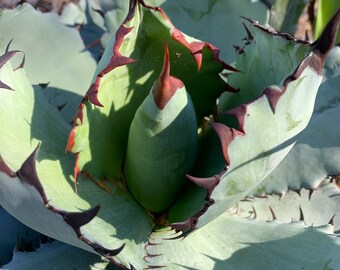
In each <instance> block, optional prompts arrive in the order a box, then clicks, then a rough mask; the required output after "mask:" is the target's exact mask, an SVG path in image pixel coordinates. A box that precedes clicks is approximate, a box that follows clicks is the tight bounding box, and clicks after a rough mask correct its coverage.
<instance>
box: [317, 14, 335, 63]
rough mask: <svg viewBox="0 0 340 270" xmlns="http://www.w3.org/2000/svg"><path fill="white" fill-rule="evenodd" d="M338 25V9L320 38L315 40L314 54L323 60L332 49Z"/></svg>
mask: <svg viewBox="0 0 340 270" xmlns="http://www.w3.org/2000/svg"><path fill="white" fill-rule="evenodd" d="M339 25H340V9H338V10H337V12H336V13H335V14H334V16H333V17H332V18H331V19H330V20H329V22H328V23H327V25H326V26H325V28H324V30H323V31H322V33H321V36H320V37H319V38H318V40H316V42H315V47H314V50H313V51H314V52H316V53H318V54H320V55H321V56H322V58H323V59H325V58H326V57H327V55H328V53H329V52H330V50H331V49H332V48H333V47H334V44H335V40H336V36H337V33H338V29H339Z"/></svg>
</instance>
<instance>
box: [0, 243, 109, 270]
mask: <svg viewBox="0 0 340 270" xmlns="http://www.w3.org/2000/svg"><path fill="white" fill-rule="evenodd" d="M60 258H62V260H60ZM107 265H108V263H107V262H101V258H100V257H99V256H98V255H95V254H90V253H88V252H86V251H84V250H81V249H78V248H75V247H72V246H70V245H67V244H64V243H61V242H58V241H53V242H51V243H47V244H45V245H43V246H42V247H40V248H39V249H38V250H37V251H33V252H16V253H15V254H14V257H13V261H11V262H10V263H9V264H7V265H5V266H4V269H6V270H25V269H51V270H60V269H89V270H104V269H107Z"/></svg>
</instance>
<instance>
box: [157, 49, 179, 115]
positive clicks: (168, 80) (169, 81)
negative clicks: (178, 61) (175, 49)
mask: <svg viewBox="0 0 340 270" xmlns="http://www.w3.org/2000/svg"><path fill="white" fill-rule="evenodd" d="M164 48H165V52H164V62H163V68H162V71H161V74H160V76H159V78H158V80H157V81H156V82H155V84H154V86H153V89H152V94H153V97H154V100H155V103H156V106H157V107H158V108H159V109H160V110H163V108H164V107H165V105H166V104H167V103H168V102H169V100H170V99H171V98H172V97H173V95H174V94H175V93H176V91H177V89H180V88H183V87H184V84H183V82H182V81H181V80H179V79H177V78H175V77H172V76H170V56H169V49H168V45H167V43H165V45H164Z"/></svg>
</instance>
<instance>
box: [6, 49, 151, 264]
mask: <svg viewBox="0 0 340 270" xmlns="http://www.w3.org/2000/svg"><path fill="white" fill-rule="evenodd" d="M16 53H18V52H16ZM14 54H15V53H13V51H8V52H6V53H5V55H4V56H3V57H2V58H1V59H0V61H1V60H2V59H6V60H7V61H5V62H4V63H1V66H2V67H1V69H0V81H2V82H3V83H5V84H6V85H9V86H10V87H11V89H13V90H14V91H9V90H7V89H1V88H0V118H1V119H0V120H1V121H0V129H1V130H2V132H1V134H0V141H1V145H0V154H1V157H2V158H1V159H0V204H1V205H2V206H3V207H4V208H5V209H6V210H7V211H8V212H9V213H11V214H12V215H13V216H15V217H16V218H17V219H19V220H20V221H21V222H23V223H24V224H25V225H27V226H29V227H31V228H34V229H35V230H37V231H39V232H41V233H43V234H45V235H47V236H50V237H52V238H55V239H58V240H61V241H63V242H66V243H69V244H71V245H75V246H78V247H80V248H82V249H85V250H88V251H91V252H94V253H99V254H101V255H103V256H106V257H108V258H109V259H110V260H111V261H112V262H114V263H116V264H117V265H120V266H123V265H124V266H125V267H130V263H131V265H136V267H143V265H144V261H143V256H144V254H145V251H144V248H143V244H144V243H145V242H146V241H147V239H148V235H149V233H150V231H151V229H152V226H153V221H152V220H151V218H150V217H149V216H148V215H147V214H146V213H145V210H144V209H142V208H141V207H140V206H139V205H138V203H136V202H135V200H134V199H133V198H132V197H131V196H130V195H129V194H128V193H126V192H124V188H123V187H122V185H121V183H115V182H111V183H107V184H106V186H105V191H104V190H103V188H102V187H99V186H98V184H99V183H97V182H96V181H95V179H92V180H91V179H89V178H87V177H86V176H84V175H82V176H81V177H80V178H79V182H78V188H77V190H75V181H74V178H73V176H72V175H73V165H74V162H75V159H74V156H73V155H70V154H65V146H66V142H67V138H68V135H69V132H70V128H71V127H70V126H69V124H68V123H67V122H65V120H64V119H63V118H62V117H61V115H60V113H59V111H58V110H57V109H56V108H54V107H53V106H51V105H50V104H49V103H48V100H47V99H46V96H45V95H44V94H43V93H42V92H41V90H40V91H39V89H33V88H32V86H31V84H30V82H29V81H28V79H27V76H26V74H25V72H24V70H23V68H22V67H20V68H18V69H14V70H13V68H12V65H11V63H10V62H9V61H8V58H9V56H11V55H14ZM8 55H9V56H8ZM99 205H100V206H99ZM126 224H132V227H129V226H126ZM137 224H138V225H137ZM124 253H125V255H124ZM112 256H116V257H115V258H112ZM117 256H118V257H117Z"/></svg>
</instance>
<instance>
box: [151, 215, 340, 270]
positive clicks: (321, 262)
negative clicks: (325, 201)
mask: <svg viewBox="0 0 340 270" xmlns="http://www.w3.org/2000/svg"><path fill="white" fill-rule="evenodd" d="M177 236H178V235H177ZM174 237H176V232H175V231H172V230H170V229H169V228H168V229H163V230H160V231H156V232H154V233H153V234H151V236H150V240H149V244H148V245H147V246H146V250H147V252H148V256H147V257H146V260H147V261H148V263H149V269H154V268H157V267H162V266H163V267H166V269H176V270H177V269H197V270H198V269H249V270H250V269H270V268H272V267H274V268H275V269H279V270H281V269H282V270H284V269H302V268H304V269H313V270H314V269H315V270H317V269H336V267H337V266H338V265H339V263H340V261H339V256H338V252H339V237H338V236H337V235H334V234H333V228H332V225H325V226H323V227H315V228H313V227H306V226H305V224H303V222H297V223H292V224H284V225H283V224H279V223H277V222H276V221H272V222H263V221H256V220H249V219H243V218H235V217H230V216H228V215H227V214H224V215H222V216H220V217H218V218H217V219H216V220H214V221H213V222H211V223H209V224H208V225H206V226H205V227H204V228H202V229H199V230H197V231H194V232H193V233H192V234H190V235H189V236H187V237H186V238H180V239H177V240H173V238H174ZM179 237H180V236H179ZM179 251H180V252H179ZM327 267H328V268H327Z"/></svg>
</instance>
